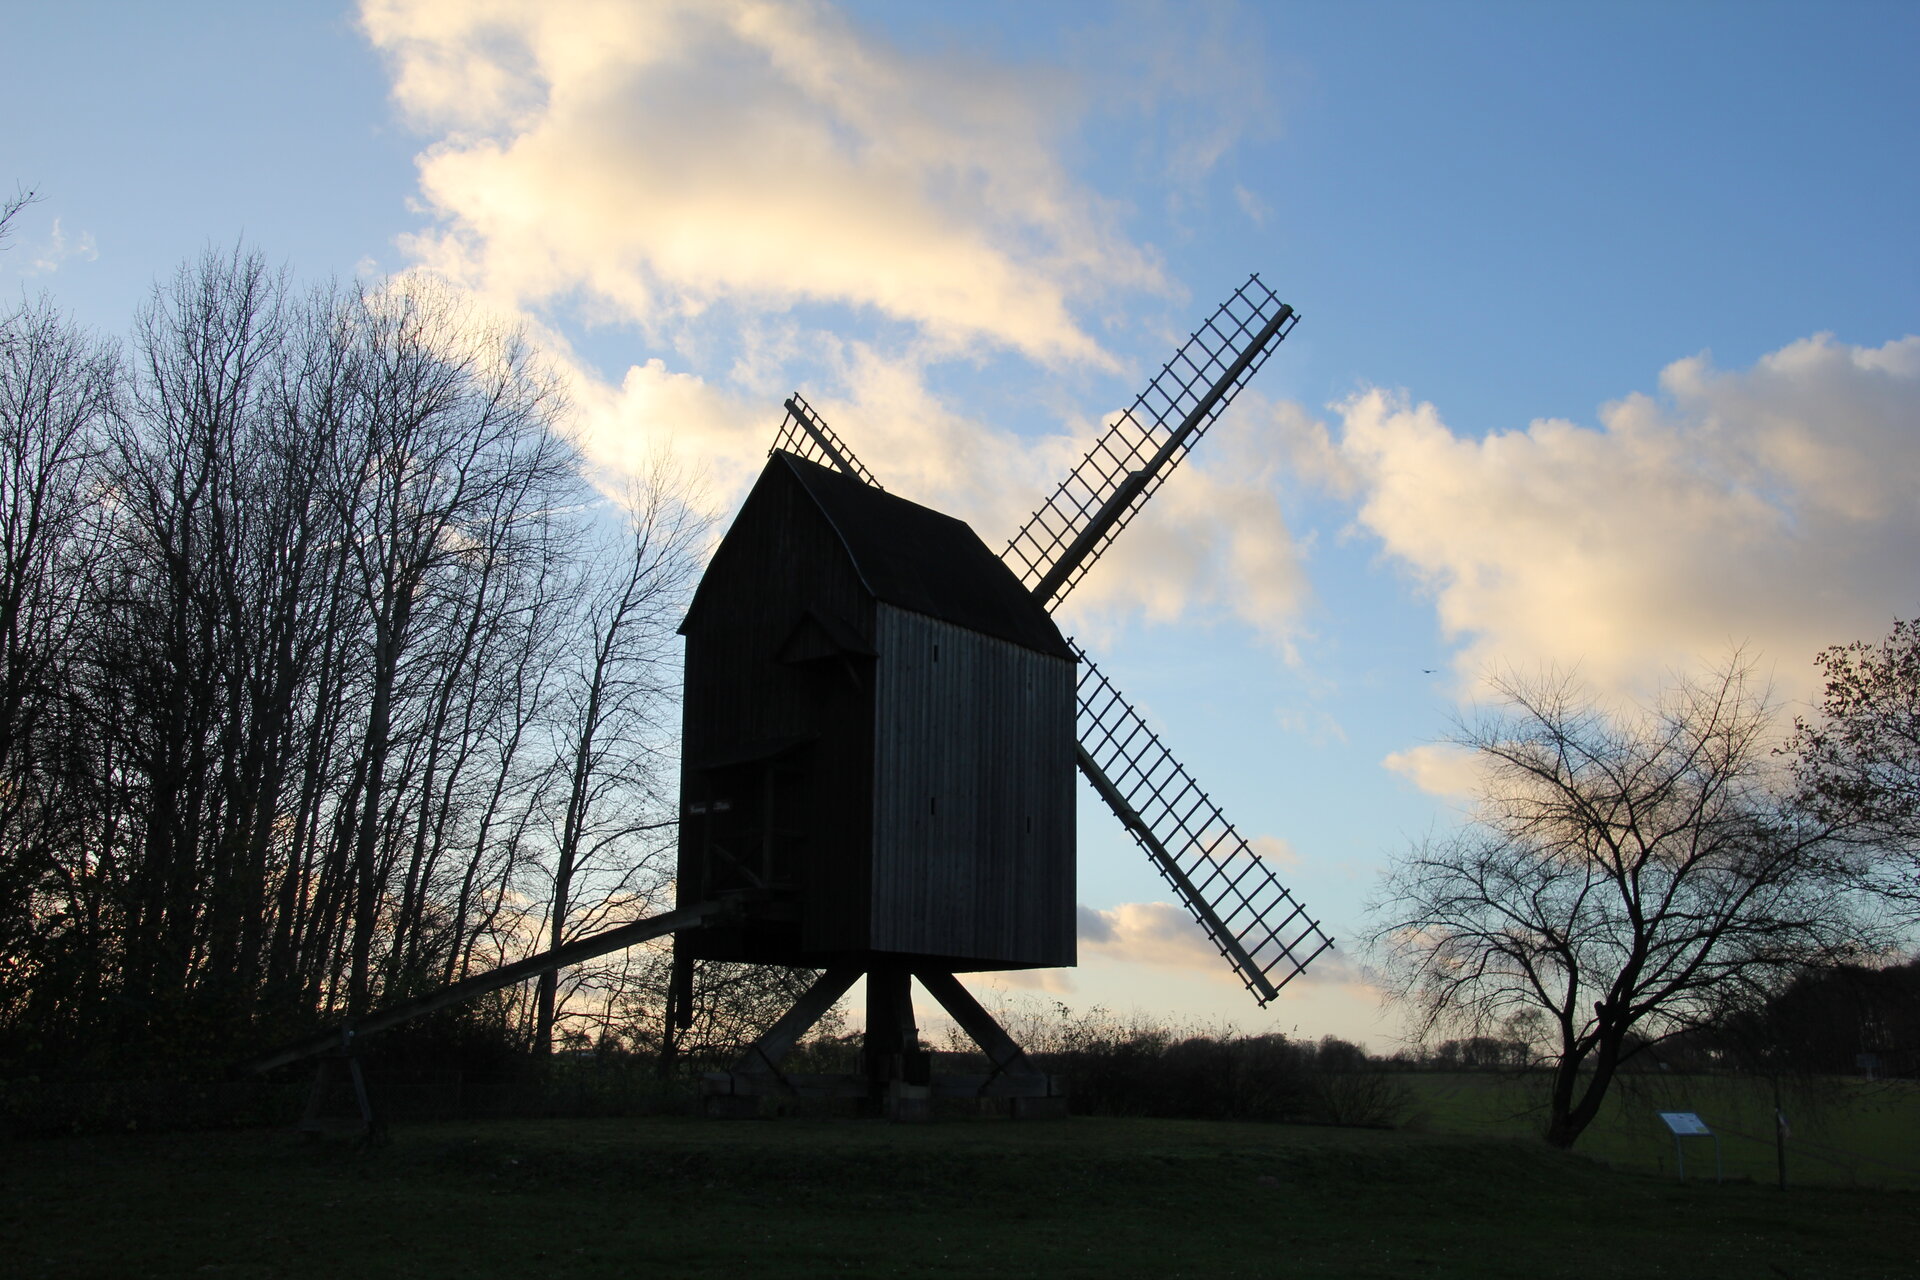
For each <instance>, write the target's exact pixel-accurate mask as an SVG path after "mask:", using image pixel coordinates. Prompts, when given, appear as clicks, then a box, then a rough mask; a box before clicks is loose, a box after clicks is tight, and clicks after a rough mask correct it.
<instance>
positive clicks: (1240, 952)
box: [1067, 640, 1333, 1005]
mask: <svg viewBox="0 0 1920 1280" xmlns="http://www.w3.org/2000/svg"><path fill="white" fill-rule="evenodd" d="M1067 643H1068V644H1069V645H1070V646H1071V647H1072V648H1073V651H1074V654H1075V656H1076V657H1077V658H1078V659H1079V660H1080V725H1079V738H1080V745H1079V753H1078V754H1079V761H1080V771H1081V772H1082V773H1083V774H1085V775H1086V778H1087V781H1089V782H1091V783H1092V784H1093V789H1094V790H1095V791H1097V792H1099V793H1100V798H1101V799H1102V800H1105V801H1106V802H1107V807H1108V808H1110V809H1112V810H1113V812H1114V816H1115V817H1117V818H1119V819H1120V822H1121V825H1123V826H1124V827H1126V829H1127V830H1128V832H1129V833H1131V834H1132V836H1133V838H1134V840H1135V842H1136V843H1138V844H1139V845H1140V847H1141V848H1142V849H1143V850H1145V851H1146V854H1147V856H1148V857H1149V858H1151V859H1152V860H1153V864H1154V866H1155V867H1157V868H1158V869H1159V871H1160V874H1161V875H1162V876H1163V877H1164V878H1165V879H1166V881H1167V883H1168V884H1170V885H1172V886H1173V890H1174V892H1175V893H1176V894H1178V895H1179V897H1180V901H1181V903H1182V905H1184V906H1185V907H1186V908H1187V910H1188V911H1189V912H1190V913H1192V915H1193V918H1194V919H1195V920H1197V921H1198V922H1199V924H1200V927H1201V928H1203V929H1205V930H1206V931H1207V936H1208V937H1209V938H1210V939H1212V941H1213V945H1214V946H1215V947H1216V948H1217V949H1218V950H1219V952H1220V954H1221V955H1222V956H1223V957H1225V959H1226V961H1227V963H1229V964H1231V965H1232V966H1233V968H1234V971H1235V972H1236V973H1238V974H1239V975H1240V980H1241V981H1242V982H1244V983H1246V984H1247V990H1249V991H1251V992H1252V993H1253V998H1254V999H1255V1000H1257V1001H1259V1003H1261V1004H1262V1005H1264V1004H1266V1003H1267V1001H1269V1000H1271V999H1273V998H1274V997H1275V996H1276V995H1278V994H1279V993H1280V988H1281V987H1283V986H1285V985H1286V984H1287V980H1288V979H1290V978H1292V977H1293V976H1294V975H1295V974H1297V973H1299V972H1300V971H1301V970H1302V969H1304V968H1306V967H1307V965H1308V964H1309V963H1311V962H1312V960H1313V958H1314V957H1315V956H1317V955H1319V954H1320V953H1321V952H1322V951H1325V950H1326V949H1327V948H1328V947H1331V946H1332V945H1333V939H1331V938H1329V937H1327V935H1326V934H1324V933H1322V932H1321V931H1320V925H1319V923H1318V922H1317V921H1315V920H1313V919H1312V918H1310V917H1309V916H1308V915H1307V909H1306V908H1305V907H1304V906H1302V905H1301V904H1300V903H1299V902H1298V901H1297V900H1295V898H1294V896H1293V895H1292V894H1291V893H1289V892H1287V890H1286V887H1285V886H1284V885H1282V884H1281V883H1280V881H1279V879H1278V878H1276V877H1275V876H1274V874H1273V870H1272V868H1270V867H1269V866H1268V865H1267V864H1266V862H1265V861H1264V860H1263V859H1262V858H1261V857H1260V855H1259V854H1257V853H1255V852H1254V851H1253V849H1252V848H1251V847H1250V846H1249V845H1248V844H1247V842H1246V840H1245V839H1243V838H1242V837H1241V835H1240V833H1239V832H1238V831H1236V830H1234V827H1233V824H1232V823H1230V822H1228V821H1227V819H1226V816H1225V815H1224V814H1222V813H1221V812H1220V806H1218V805H1216V804H1215V803H1214V802H1213V801H1212V800H1211V799H1209V798H1208V796H1207V793H1206V792H1204V791H1202V790H1201V789H1200V784H1199V783H1197V782H1195V781H1194V780H1193V775H1191V774H1189V773H1188V772H1187V771H1186V769H1185V767H1183V766H1182V765H1181V764H1180V762H1179V761H1178V760H1175V759H1174V758H1173V753H1172V752H1170V751H1168V750H1167V748H1166V745H1165V744H1164V743H1162V742H1161V741H1160V739H1159V738H1158V737H1157V736H1156V735H1155V734H1154V732H1153V730H1152V729H1149V728H1148V727H1147V723H1146V721H1144V720H1142V719H1141V718H1140V713H1139V712H1137V711H1135V710H1134V709H1133V708H1132V707H1131V706H1129V705H1127V701H1126V699H1124V698H1122V697H1121V696H1120V694H1119V691H1118V690H1116V689H1115V688H1114V687H1113V683H1112V682H1111V681H1110V680H1108V679H1107V678H1106V676H1105V675H1103V674H1101V672H1100V669H1099V668H1098V667H1096V666H1094V664H1093V660H1092V659H1091V658H1089V657H1087V655H1086V653H1085V651H1084V650H1082V649H1081V648H1080V646H1079V645H1077V644H1074V642H1073V641H1071V640H1069V641H1068V642H1067Z"/></svg>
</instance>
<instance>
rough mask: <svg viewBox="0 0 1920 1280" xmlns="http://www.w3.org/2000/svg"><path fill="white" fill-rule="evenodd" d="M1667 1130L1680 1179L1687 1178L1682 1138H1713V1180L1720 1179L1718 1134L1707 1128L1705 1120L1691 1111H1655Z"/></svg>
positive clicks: (1683, 1180)
mask: <svg viewBox="0 0 1920 1280" xmlns="http://www.w3.org/2000/svg"><path fill="white" fill-rule="evenodd" d="M1657 1114H1658V1115H1659V1117H1660V1121H1661V1123H1662V1124H1664V1125H1666V1126H1667V1131H1668V1132H1669V1133H1671V1134H1672V1135H1673V1155H1674V1159H1675V1161H1676V1162H1677V1163H1678V1164H1679V1166H1680V1181H1682V1182H1685V1181H1686V1180H1687V1152H1686V1148H1685V1147H1684V1146H1682V1145H1681V1141H1680V1140H1681V1139H1682V1138H1712V1139H1713V1180H1714V1181H1715V1182H1719V1181H1720V1180H1721V1166H1720V1135H1719V1134H1717V1133H1715V1132H1714V1131H1713V1130H1711V1129H1709V1128H1707V1122H1706V1121H1705V1120H1702V1119H1701V1118H1700V1117H1699V1116H1698V1115H1696V1114H1695V1113H1693V1112H1691V1111H1661V1112H1658V1113H1657Z"/></svg>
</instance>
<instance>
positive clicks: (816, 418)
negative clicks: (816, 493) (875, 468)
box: [773, 391, 880, 489]
mask: <svg viewBox="0 0 1920 1280" xmlns="http://www.w3.org/2000/svg"><path fill="white" fill-rule="evenodd" d="M785 408H786V410H787V418H786V421H785V422H782V423H781V424H780V432H779V434H778V435H776V436H775V437H774V439H773V447H774V449H776V450H783V451H785V452H787V453H791V454H794V455H796V456H797V457H801V458H805V459H806V460H807V461H808V462H817V463H819V464H820V465H821V466H823V467H832V468H833V469H834V470H835V471H844V472H846V473H847V474H848V475H850V476H852V477H853V478H854V479H856V480H860V481H863V482H864V483H866V484H870V485H872V486H873V487H874V488H876V489H878V488H880V482H879V481H878V480H875V479H874V478H873V472H871V471H869V470H867V469H866V468H865V467H863V466H861V465H860V459H858V458H856V457H854V456H853V450H851V449H849V448H847V446H846V444H845V443H844V442H842V441H841V439H840V437H839V436H837V435H835V434H834V433H833V429H832V428H831V427H829V426H828V425H827V424H826V423H825V422H823V421H821V419H820V415H819V414H817V413H815V412H814V411H813V406H812V405H810V404H808V403H807V402H806V401H805V400H802V399H801V398H800V393H799V392H798V391H796V392H794V393H793V394H792V395H790V396H788V397H787V401H786V405H785Z"/></svg>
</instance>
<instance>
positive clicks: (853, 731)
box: [678, 469, 874, 964]
mask: <svg viewBox="0 0 1920 1280" xmlns="http://www.w3.org/2000/svg"><path fill="white" fill-rule="evenodd" d="M808 610H813V611H815V612H817V613H828V614H832V615H834V616H837V617H838V618H839V619H840V620H841V622H842V623H844V624H845V625H846V626H847V627H848V629H849V630H851V631H853V632H854V633H856V634H858V635H861V636H870V635H871V634H872V630H873V611H874V601H873V597H872V596H871V595H870V594H868V592H867V591H866V589H865V588H864V587H863V586H862V584H861V581H860V576H859V574H858V573H857V572H856V571H855V569H854V566H853V565H852V563H851V562H850V561H849V560H848V559H847V555H846V552H845V549H844V548H843V547H842V546H841V544H840V540H839V538H838V536H837V535H836V534H835V533H834V531H833V528H832V526H831V525H830V524H829V523H828V522H827V520H826V518H825V517H824V516H823V515H822V514H821V512H820V511H819V509H818V508H817V507H816V506H815V505H814V504H813V502H812V501H811V500H810V499H809V498H808V497H807V496H806V494H805V492H804V491H803V490H802V489H801V488H800V486H799V485H798V483H796V482H795V481H794V480H793V478H792V477H791V475H788V474H787V473H785V472H784V471H781V470H778V469H769V470H768V471H767V472H766V473H765V474H764V475H763V476H762V478H761V482H760V483H759V484H758V485H756V486H755V488H754V491H753V493H752V494H751V495H750V496H749V498H748V500H747V502H746V504H745V505H744V506H743V507H742V508H741V511H740V516H739V519H738V520H736V521H735V523H734V525H733V527H732V528H731V529H730V530H729V531H728V533H727V536H726V538H725V540H724V541H723V542H722V544H721V546H720V547H719V548H718V549H717V550H716V551H715V553H714V558H713V562H712V563H711V565H709V567H708V571H707V574H706V576H705V577H704V578H703V579H702V581H701V585H700V591H699V595H698V597H697V598H696V601H695V606H694V607H693V608H692V609H690V610H689V611H688V615H687V621H686V624H685V626H683V628H682V630H683V631H684V633H685V635H686V638H687V654H686V685H685V694H684V702H683V707H682V739H681V753H682V760H683V764H682V772H681V814H682V839H681V844H680V859H679V869H678V870H679V884H680V893H681V896H682V898H683V899H684V900H691V899H692V898H693V897H695V896H697V895H698V894H700V893H701V892H702V891H704V890H707V889H710V888H711V887H712V886H713V885H714V884H716V883H718V884H721V885H726V884H728V883H729V880H728V877H727V874H726V871H727V869H726V868H725V867H723V866H719V865H713V864H714V863H715V862H716V861H717V860H716V859H713V858H711V857H709V856H708V855H707V853H706V849H705V847H704V841H703V839H702V836H703V835H704V834H705V832H704V831H703V830H702V828H701V824H700V822H699V821H697V820H696V819H694V818H693V817H692V816H691V815H690V814H689V810H690V809H691V808H692V807H693V806H694V805H696V804H698V803H701V802H711V801H712V800H714V799H718V798H722V797H720V796H719V795H717V793H715V792H714V788H715V787H716V786H717V785H718V786H720V788H721V789H725V787H724V785H723V782H724V779H723V777H722V776H721V775H722V774H723V773H724V771H715V770H713V769H712V768H710V767H709V765H710V762H712V761H715V760H725V759H727V758H729V757H730V756H734V755H738V754H740V753H743V752H749V753H750V752H752V751H753V750H755V749H756V748H759V749H765V748H766V747H767V746H768V745H770V744H777V743H779V742H781V741H782V740H792V741H793V742H795V743H796V744H797V745H795V746H793V747H792V748H790V753H789V756H788V759H787V760H786V761H785V764H786V766H787V767H789V768H791V769H792V770H794V771H797V772H798V773H800V774H801V775H802V776H801V777H800V778H799V779H798V786H797V788H795V790H797V792H798V795H797V798H798V799H799V801H800V806H801V807H800V808H799V809H798V811H797V812H792V813H789V814H785V815H775V817H776V820H778V821H780V822H782V823H783V824H785V825H789V826H792V827H796V828H799V829H800V831H799V838H798V841H797V843H798V848H799V858H798V863H797V865H796V866H794V867H793V868H791V875H792V880H791V884H790V885H789V886H788V887H790V888H791V890H792V891H793V893H794V895H795V897H796V899H797V902H798V905H799V911H798V919H797V921H796V920H792V919H785V918H782V919H770V920H768V921H765V922H749V924H748V926H747V927H746V928H744V929H742V930H740V931H737V933H736V932H734V931H726V930H702V931H699V933H697V934H690V935H687V939H688V942H689V943H691V944H692V945H691V946H690V948H689V949H690V951H691V953H692V954H695V955H699V956H701V957H704V958H712V959H736V960H762V961H766V962H770V963H787V964H799V963H804V962H805V961H804V959H803V957H804V956H808V955H812V954H814V953H817V952H822V951H827V952H832V951H838V950H845V949H856V950H857V949H863V948H864V947H865V946H866V945H867V938H866V934H867V919H868V910H867V895H866V887H867V881H868V857H867V851H868V850H869V849H870V848H871V845H872V834H871V831H870V830H869V827H868V815H869V814H870V812H871V808H872V805H871V800H870V795H871V788H872V773H873V770H872V738H873V734H872V722H873V706H872V698H873V691H872V680H871V666H872V663H871V660H870V659H869V660H867V661H866V662H865V663H864V666H865V667H866V670H864V671H863V670H859V669H858V668H859V667H860V666H861V665H863V664H861V663H858V662H854V663H852V664H851V665H852V668H853V669H851V670H850V669H849V667H848V665H845V664H837V663H830V662H823V663H818V664H813V663H809V664H803V665H794V664H790V663H784V662H781V661H779V660H778V657H777V655H778V654H779V652H780V649H781V646H782V645H783V644H784V643H785V641H786V640H787V639H788V638H789V637H790V636H791V635H792V634H793V633H794V631H795V629H796V628H798V627H800V626H801V625H802V622H803V620H804V619H805V617H806V614H807V611H808ZM724 798H727V799H730V800H732V801H734V802H736V803H738V802H739V800H740V797H737V796H729V797H724ZM792 914H793V913H792V912H791V911H790V910H789V911H787V912H784V913H782V915H784V916H791V915H792Z"/></svg>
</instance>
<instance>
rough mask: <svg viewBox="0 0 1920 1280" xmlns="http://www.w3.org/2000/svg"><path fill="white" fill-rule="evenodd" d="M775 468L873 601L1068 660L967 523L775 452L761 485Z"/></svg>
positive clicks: (1049, 622)
mask: <svg viewBox="0 0 1920 1280" xmlns="http://www.w3.org/2000/svg"><path fill="white" fill-rule="evenodd" d="M776 468H778V469H781V470H784V471H785V472H787V473H788V474H790V475H791V476H792V477H793V478H794V479H795V480H797V481H798V482H799V484H800V487H801V489H802V490H803V491H804V492H805V493H806V494H807V496H808V497H809V498H811V499H812V500H813V503H814V505H815V506H817V507H818V508H819V509H820V513H821V514H822V515H823V516H825V517H826V519H827V523H828V524H829V525H830V526H832V528H833V530H834V532H835V533H836V534H838V535H839V538H840V542H841V544H842V545H843V546H845V547H846V550H847V555H848V557H849V558H850V559H851V560H852V561H853V565H854V568H855V570H856V571H857V572H858V573H859V575H860V579H861V581H862V582H863V583H864V584H865V585H866V588H867V590H868V591H869V592H871V593H872V594H873V596H874V598H875V599H877V600H880V601H883V602H885V603H887V604H890V605H893V606H894V607H896V608H900V609H907V610H911V611H912V612H914V613H922V614H926V615H928V616H929V617H934V618H939V619H941V620H943V621H946V622H951V623H953V624H954V625H955V626H960V627H965V628H967V629H968V630H970V631H979V632H982V633H984V634H986V635H990V636H997V637H999V638H1000V639H1003V640H1008V641H1011V642H1012V643H1014V644H1017V645H1021V646H1023V647H1024V648H1028V649H1034V650H1037V651H1039V652H1041V653H1049V654H1053V655H1055V656H1057V657H1062V658H1072V657H1073V653H1072V651H1071V650H1070V649H1068V648H1067V644H1066V641H1065V640H1064V639H1063V638H1062V637H1061V635H1060V629H1059V628H1058V627H1056V626H1055V625H1054V623H1053V619H1052V618H1051V617H1049V616H1048V615H1047V611H1046V610H1045V609H1043V608H1041V607H1040V605H1039V604H1038V603H1037V602H1036V601H1035V600H1034V598H1033V596H1032V594H1031V593H1029V592H1028V591H1027V589H1026V588H1025V587H1023V586H1022V585H1021V584H1020V580H1019V579H1018V578H1016V577H1015V576H1014V575H1013V572H1012V571H1011V570H1009V569H1008V568H1007V567H1006V565H1004V564H1002V563H1001V561H1000V557H998V556H996V555H994V554H993V552H991V551H989V550H988V549H987V545H986V544H985V543H984V542H982V541H980V536H979V535H978V534H976V533H975V532H974V531H973V529H972V528H971V527H970V526H969V525H968V524H967V523H966V521H964V520H956V519H954V518H953V517H952V516H949V515H943V514H941V513H940V512H938V511H935V510H933V509H932V508H930V507H923V506H921V505H920V504H918V503H916V502H909V501H907V500H906V499H905V498H899V497H895V496H894V495H893V494H890V493H887V492H885V491H884V490H881V489H878V488H875V487H874V486H872V485H869V484H866V483H865V482H863V481H861V480H858V479H856V478H854V477H852V476H849V475H846V474H845V473H843V472H840V471H835V470H831V469H829V468H827V467H823V466H820V465H819V464H818V463H814V462H809V461H807V460H805V459H804V458H799V457H796V456H795V455H793V454H790V453H786V452H782V451H776V452H775V453H774V455H773V456H772V457H771V458H770V459H768V461H767V471H766V472H763V473H762V475H761V482H762V483H764V482H765V481H766V479H767V475H768V473H771V472H773V471H774V470H775V469H776ZM757 487H758V486H756V488H757Z"/></svg>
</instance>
